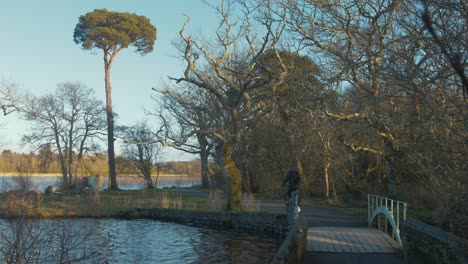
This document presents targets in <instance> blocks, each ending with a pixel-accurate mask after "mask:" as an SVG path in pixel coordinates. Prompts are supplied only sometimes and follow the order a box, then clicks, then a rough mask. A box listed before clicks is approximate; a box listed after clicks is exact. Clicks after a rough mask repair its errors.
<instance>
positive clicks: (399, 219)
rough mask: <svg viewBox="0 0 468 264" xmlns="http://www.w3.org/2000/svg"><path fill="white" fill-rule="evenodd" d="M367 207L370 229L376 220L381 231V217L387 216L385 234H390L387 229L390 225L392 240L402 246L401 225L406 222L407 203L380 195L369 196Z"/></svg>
mask: <svg viewBox="0 0 468 264" xmlns="http://www.w3.org/2000/svg"><path fill="white" fill-rule="evenodd" d="M367 207H368V210H367V212H368V217H367V222H368V224H369V227H370V226H371V225H372V223H373V222H374V219H376V221H377V228H378V229H380V228H381V226H382V221H381V219H380V215H385V216H386V217H385V225H384V229H385V233H388V230H387V228H388V224H390V225H391V226H392V229H393V230H392V234H391V235H392V238H393V239H395V240H396V241H397V242H398V244H399V245H400V246H402V244H401V239H400V223H403V222H404V221H405V220H406V209H407V203H405V202H402V201H397V200H393V199H390V198H387V197H383V196H379V195H374V194H368V195H367Z"/></svg>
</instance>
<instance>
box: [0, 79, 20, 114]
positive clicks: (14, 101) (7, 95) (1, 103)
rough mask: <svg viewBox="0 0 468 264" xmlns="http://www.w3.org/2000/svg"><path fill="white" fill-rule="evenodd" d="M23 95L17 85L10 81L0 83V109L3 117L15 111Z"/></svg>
mask: <svg viewBox="0 0 468 264" xmlns="http://www.w3.org/2000/svg"><path fill="white" fill-rule="evenodd" d="M23 97H24V95H23V94H22V93H21V91H20V90H19V88H18V85H17V84H16V83H14V82H11V81H5V80H2V81H0V109H1V110H2V112H3V115H5V116H6V115H8V114H10V113H12V112H14V111H15V110H17V109H18V108H19V107H20V105H21V102H22V100H23Z"/></svg>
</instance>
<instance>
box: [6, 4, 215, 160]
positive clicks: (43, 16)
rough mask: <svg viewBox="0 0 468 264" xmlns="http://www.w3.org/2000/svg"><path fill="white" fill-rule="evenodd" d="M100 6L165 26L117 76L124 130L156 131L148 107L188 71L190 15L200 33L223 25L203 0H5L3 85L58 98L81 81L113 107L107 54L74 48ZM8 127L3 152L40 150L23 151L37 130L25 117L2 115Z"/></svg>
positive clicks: (122, 62)
mask: <svg viewBox="0 0 468 264" xmlns="http://www.w3.org/2000/svg"><path fill="white" fill-rule="evenodd" d="M98 8H106V9H108V10H110V11H119V12H130V13H136V14H138V15H143V16H146V17H148V18H149V19H150V21H151V23H152V24H153V25H154V26H155V27H156V28H157V39H156V42H155V46H154V51H153V52H152V53H150V54H147V55H145V56H141V55H139V54H137V53H135V52H134V48H132V47H130V48H128V49H126V50H123V51H122V52H120V53H119V54H118V55H117V57H116V59H115V60H114V63H113V65H112V70H111V85H112V100H113V107H114V109H113V110H114V111H115V112H116V113H117V114H118V119H117V125H131V124H132V123H134V122H136V121H140V120H144V119H147V120H148V121H149V122H150V123H152V124H153V125H154V126H155V127H156V126H157V120H155V119H154V118H152V117H148V116H145V114H144V108H147V109H151V108H152V107H154V106H155V104H154V102H153V101H152V100H151V99H150V97H151V95H152V94H154V92H152V91H151V88H152V87H155V88H158V87H161V86H162V84H163V82H166V83H167V82H168V81H169V80H168V78H167V76H173V77H179V76H181V74H182V73H183V69H184V64H183V61H182V60H180V59H179V58H177V55H178V54H177V51H176V49H175V48H174V47H173V45H172V43H173V41H174V40H176V39H177V37H178V32H179V30H180V28H181V26H182V25H183V23H184V22H185V19H186V18H185V16H183V14H186V15H188V16H190V19H191V21H190V24H189V27H188V29H189V31H190V32H191V33H192V34H194V35H195V34H203V35H204V36H208V37H209V35H210V32H213V31H214V30H215V26H216V24H217V23H218V22H219V20H218V18H217V17H216V15H215V13H214V11H213V10H212V9H210V8H209V7H208V6H207V5H206V4H204V3H203V2H201V1H199V0H171V1H164V0H41V1H37V0H0V37H1V41H0V81H1V80H6V81H10V82H15V83H16V84H18V85H19V87H20V88H21V89H24V90H27V91H29V92H31V93H33V94H34V95H42V94H45V93H48V92H53V91H54V90H55V89H56V87H57V84H58V83H61V82H65V81H80V82H82V83H84V84H86V85H87V86H88V87H90V88H92V89H94V90H95V95H96V97H97V98H98V99H101V100H103V102H105V90H104V64H103V59H102V56H103V55H102V51H100V50H92V51H89V50H83V49H82V48H81V47H80V46H79V45H77V44H75V43H74V42H73V31H74V28H75V26H76V24H77V23H78V18H79V16H80V15H84V14H86V13H88V12H91V11H93V10H94V9H98ZM0 123H1V124H2V126H1V127H0V141H1V143H2V145H0V150H1V149H11V150H13V151H18V152H29V151H31V150H32V148H31V146H21V138H22V136H23V135H24V134H26V133H27V132H28V130H29V125H28V123H27V122H25V121H23V120H21V117H20V116H19V115H18V114H12V115H8V116H6V117H3V116H2V117H0ZM118 145H119V144H118V142H116V148H117V152H118V151H119V146H118ZM165 153H166V157H165V160H187V159H191V158H193V156H191V155H188V154H184V153H180V152H177V151H175V150H170V149H167V150H166V151H165Z"/></svg>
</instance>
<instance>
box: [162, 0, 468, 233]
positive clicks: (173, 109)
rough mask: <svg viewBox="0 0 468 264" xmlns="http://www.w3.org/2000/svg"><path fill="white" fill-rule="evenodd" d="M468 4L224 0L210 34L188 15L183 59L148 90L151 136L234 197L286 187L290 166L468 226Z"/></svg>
mask: <svg viewBox="0 0 468 264" xmlns="http://www.w3.org/2000/svg"><path fill="white" fill-rule="evenodd" d="M467 8H468V7H467V5H466V3H465V2H464V1H398V0H395V1H380V0H379V1H353V0H349V1H344V0H343V1H305V0H303V1H301V0H277V1H224V2H223V3H222V4H220V5H219V6H213V9H214V12H217V14H218V15H219V19H220V24H219V27H218V29H217V31H216V32H213V35H214V36H213V37H212V38H205V37H203V36H199V35H197V36H194V35H190V34H189V33H188V31H187V30H186V29H187V25H189V23H190V22H189V19H187V22H186V23H185V24H184V26H183V27H182V29H181V31H180V38H179V40H178V41H176V42H175V45H176V46H177V48H178V49H179V51H180V56H181V59H183V60H184V61H185V65H186V69H185V72H184V73H183V74H181V75H180V76H173V77H171V80H172V82H169V83H168V84H166V85H165V86H164V87H163V88H161V89H155V90H156V91H157V92H158V93H159V94H162V96H160V97H159V98H162V99H158V100H156V102H155V105H158V106H160V105H163V106H164V107H162V109H161V110H159V111H155V112H156V113H157V115H158V116H160V119H161V120H162V121H163V125H162V126H161V128H160V130H159V132H158V136H159V138H160V140H161V141H162V142H164V143H165V144H166V145H170V146H175V147H177V148H182V149H183V148H184V146H185V147H187V146H190V150H188V151H192V153H199V154H200V158H201V159H202V160H203V159H205V158H206V152H209V155H208V156H209V157H210V158H211V159H212V160H213V161H214V162H215V163H216V164H217V165H218V168H219V169H220V173H221V174H223V175H225V177H226V180H227V183H228V184H227V185H228V186H229V187H228V191H229V193H230V196H231V200H230V201H231V203H230V205H229V207H230V208H231V209H238V208H239V207H238V201H239V197H240V194H241V193H242V192H260V193H265V194H273V193H278V192H281V191H280V183H281V179H282V178H283V177H284V175H285V173H286V171H287V169H288V168H296V169H297V170H298V171H299V172H300V173H301V176H302V181H301V191H302V194H303V195H305V196H307V195H312V196H326V197H328V198H330V199H338V200H343V199H352V198H355V199H356V198H362V197H364V196H365V194H366V193H378V194H383V195H387V196H390V197H395V198H397V199H401V200H405V201H408V202H410V203H411V204H412V205H414V206H416V207H420V208H425V209H431V210H434V213H433V221H435V222H438V223H441V224H443V225H445V226H447V227H450V228H452V229H453V230H455V231H461V230H465V231H466V228H467V227H468V223H467V221H466V219H468V218H467V211H466V208H465V206H464V204H465V203H466V201H467V200H468V199H467V198H468V197H467V193H468V190H467V184H466V181H467V175H466V171H467V167H466V166H467V165H466V164H467V159H466V154H467V149H466V147H467V145H466V144H467V139H468V135H467V132H468V126H467V124H468V121H467V116H468V115H467V97H466V96H467V95H466V93H467V87H466V76H465V69H466V66H467V54H468V53H467V50H466V49H467V36H466V34H465V33H466V31H467V28H466V27H467V24H468V23H467V17H468V9H467ZM202 152H203V153H205V154H202ZM202 167H203V166H202ZM207 178H208V179H209V178H210V177H209V176H207ZM206 182H207V184H208V183H209V180H207V181H206Z"/></svg>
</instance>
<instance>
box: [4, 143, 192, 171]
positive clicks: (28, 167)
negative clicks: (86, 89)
mask: <svg viewBox="0 0 468 264" xmlns="http://www.w3.org/2000/svg"><path fill="white" fill-rule="evenodd" d="M130 162H131V161H129V160H127V159H125V158H124V157H122V156H117V158H116V165H117V167H116V169H117V174H118V175H133V174H135V173H134V171H132V169H131V166H129V163H130ZM158 167H159V173H160V174H184V175H188V176H192V177H200V162H199V161H196V160H195V161H169V162H161V163H159V164H157V165H154V170H153V173H154V174H155V175H156V173H157V171H158ZM78 168H79V174H80V175H95V174H99V175H107V174H108V166H107V154H105V153H97V154H94V155H85V156H84V157H83V161H82V162H80V164H78ZM13 172H14V173H17V174H18V175H32V174H34V173H41V174H60V173H61V169H60V161H59V159H58V157H57V155H56V154H54V153H52V152H50V151H39V153H37V154H36V153H28V154H25V153H16V152H13V151H11V150H8V149H6V150H3V151H2V152H1V154H0V173H13Z"/></svg>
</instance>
